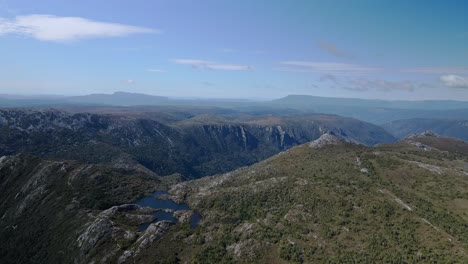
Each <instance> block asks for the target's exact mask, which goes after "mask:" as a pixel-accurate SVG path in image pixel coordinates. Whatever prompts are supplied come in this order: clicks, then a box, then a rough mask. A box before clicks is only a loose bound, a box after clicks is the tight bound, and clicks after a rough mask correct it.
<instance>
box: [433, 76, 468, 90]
mask: <svg viewBox="0 0 468 264" xmlns="http://www.w3.org/2000/svg"><path fill="white" fill-rule="evenodd" d="M440 80H441V81H442V82H443V83H444V84H445V85H446V86H448V87H452V88H468V77H462V76H458V75H443V76H441V77H440Z"/></svg>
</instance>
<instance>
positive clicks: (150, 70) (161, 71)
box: [146, 69, 166, 73]
mask: <svg viewBox="0 0 468 264" xmlns="http://www.w3.org/2000/svg"><path fill="white" fill-rule="evenodd" d="M146 71H147V72H157V73H164V72H166V71H165V70H161V69H146Z"/></svg>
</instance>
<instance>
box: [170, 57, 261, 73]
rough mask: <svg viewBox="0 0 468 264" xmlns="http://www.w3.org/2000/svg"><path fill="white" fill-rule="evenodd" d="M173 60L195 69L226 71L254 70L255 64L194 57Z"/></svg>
mask: <svg viewBox="0 0 468 264" xmlns="http://www.w3.org/2000/svg"><path fill="white" fill-rule="evenodd" d="M171 62H173V63H175V64H181V65H190V66H191V67H192V68H194V69H208V70H225V71H246V70H252V69H253V66H250V65H241V64H225V63H218V62H215V61H209V60H194V59H173V60H171Z"/></svg>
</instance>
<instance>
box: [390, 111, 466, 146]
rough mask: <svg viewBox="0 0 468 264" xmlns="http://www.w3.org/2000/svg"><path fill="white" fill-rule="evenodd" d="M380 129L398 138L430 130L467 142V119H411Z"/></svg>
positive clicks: (392, 123) (395, 122) (394, 122)
mask: <svg viewBox="0 0 468 264" xmlns="http://www.w3.org/2000/svg"><path fill="white" fill-rule="evenodd" d="M467 117H468V116H467ZM382 127H383V128H385V129H386V130H387V131H388V132H390V133H392V134H393V135H394V136H396V137H398V138H403V137H406V136H408V135H410V134H415V133H422V132H424V131H427V130H431V131H434V132H436V133H438V134H441V135H444V136H448V137H455V138H459V139H463V140H465V141H468V119H455V120H452V119H436V118H413V119H405V120H397V121H393V122H390V123H387V124H384V125H383V126H382Z"/></svg>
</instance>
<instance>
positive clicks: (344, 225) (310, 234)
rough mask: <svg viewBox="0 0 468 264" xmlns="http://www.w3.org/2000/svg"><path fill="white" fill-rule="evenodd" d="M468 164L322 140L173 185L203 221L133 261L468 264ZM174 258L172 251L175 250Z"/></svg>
mask: <svg viewBox="0 0 468 264" xmlns="http://www.w3.org/2000/svg"><path fill="white" fill-rule="evenodd" d="M467 176H468V158H467V156H466V155H462V154H460V153H459V154H454V153H450V152H447V151H440V150H437V149H434V148H432V149H426V150H425V149H422V148H420V147H419V146H416V145H414V144H411V143H408V142H400V143H397V144H392V145H383V146H379V147H375V148H366V147H364V146H360V145H354V144H350V143H346V142H343V141H340V140H339V139H336V138H334V137H333V136H323V137H321V138H320V139H318V140H317V141H314V142H313V143H311V144H305V145H301V146H298V147H295V148H292V149H290V150H288V151H286V152H283V153H281V154H279V155H276V156H274V157H272V158H270V159H267V160H265V161H263V162H260V163H258V164H255V165H253V166H251V167H246V168H241V169H238V170H236V171H233V172H230V173H227V174H224V175H221V176H215V177H205V178H202V179H199V180H195V181H191V182H184V183H180V184H178V185H175V186H174V187H173V188H172V189H171V191H170V193H171V194H172V197H173V199H176V200H177V199H179V200H180V201H182V200H186V201H188V202H189V204H190V205H191V207H193V208H195V209H196V210H198V211H199V212H200V213H201V215H202V216H203V219H202V221H201V223H200V225H199V227H198V228H197V230H196V231H195V232H189V233H186V232H185V233H184V232H181V231H180V230H179V229H177V228H175V229H173V230H171V231H170V232H168V233H167V235H166V236H164V237H163V238H162V240H160V241H159V242H158V243H155V244H152V245H151V247H150V248H148V250H147V251H146V252H145V253H144V254H142V255H140V256H139V257H137V258H135V261H137V262H144V261H146V260H149V259H152V258H155V257H156V256H172V257H173V258H175V257H177V258H178V259H180V262H182V263H183V262H184V261H189V262H195V263H230V262H232V263H284V262H294V263H302V262H305V263H342V262H354V263H364V262H372V263H376V262H377V263H379V262H380V263H382V262H403V263H405V262H406V263H414V262H419V263H432V262H434V261H436V262H449V263H464V262H466V261H467V260H468V255H467V252H466V250H465V248H466V247H467V246H468V229H467V228H466V227H467V225H468V217H467V215H468V209H467V208H468V207H467V205H468V177H467ZM168 248H171V249H168Z"/></svg>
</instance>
